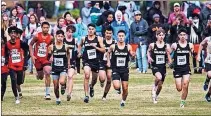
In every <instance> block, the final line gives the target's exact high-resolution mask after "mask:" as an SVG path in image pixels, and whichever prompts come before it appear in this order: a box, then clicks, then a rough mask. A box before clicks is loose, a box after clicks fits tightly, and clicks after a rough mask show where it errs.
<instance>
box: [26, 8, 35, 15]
mask: <svg viewBox="0 0 211 116" xmlns="http://www.w3.org/2000/svg"><path fill="white" fill-rule="evenodd" d="M33 14H34V9H33V8H29V10H28V14H27V16H28V17H30V15H33Z"/></svg>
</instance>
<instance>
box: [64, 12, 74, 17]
mask: <svg viewBox="0 0 211 116" xmlns="http://www.w3.org/2000/svg"><path fill="white" fill-rule="evenodd" d="M68 14H69V15H70V16H72V14H71V13H70V12H65V13H64V18H66V16H67V15H68Z"/></svg>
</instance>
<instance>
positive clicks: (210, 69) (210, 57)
mask: <svg viewBox="0 0 211 116" xmlns="http://www.w3.org/2000/svg"><path fill="white" fill-rule="evenodd" d="M205 45H207V51H206V53H207V57H206V58H205V70H206V72H207V77H206V80H205V82H204V89H205V90H207V89H208V86H209V82H210V79H211V36H209V37H206V38H205V39H204V40H203V41H202V42H201V43H200V46H199V51H198V57H197V60H198V61H200V60H201V58H200V54H201V51H202V49H203V46H205ZM210 95H211V86H210V87H209V90H208V92H207V94H206V95H205V99H206V101H207V102H211V99H210Z"/></svg>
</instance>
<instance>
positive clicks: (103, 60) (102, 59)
mask: <svg viewBox="0 0 211 116" xmlns="http://www.w3.org/2000/svg"><path fill="white" fill-rule="evenodd" d="M103 44H104V46H105V50H106V52H105V53H100V67H99V70H109V69H111V67H108V66H107V52H108V49H109V48H110V46H111V45H112V44H115V40H112V43H111V44H108V43H107V42H106V40H103Z"/></svg>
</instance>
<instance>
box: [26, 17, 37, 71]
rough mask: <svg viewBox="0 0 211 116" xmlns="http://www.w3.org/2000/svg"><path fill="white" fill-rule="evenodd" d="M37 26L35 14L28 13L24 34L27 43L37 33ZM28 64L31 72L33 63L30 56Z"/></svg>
mask: <svg viewBox="0 0 211 116" xmlns="http://www.w3.org/2000/svg"><path fill="white" fill-rule="evenodd" d="M39 26H40V25H39V24H38V19H37V17H36V16H35V14H32V15H30V17H29V24H28V25H27V27H26V29H25V36H26V39H27V41H26V42H27V43H28V45H29V44H30V42H31V40H32V39H33V37H34V36H35V35H36V34H37V28H38V27H39ZM28 65H29V73H30V74H33V63H32V60H31V58H30V59H29V60H28Z"/></svg>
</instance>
